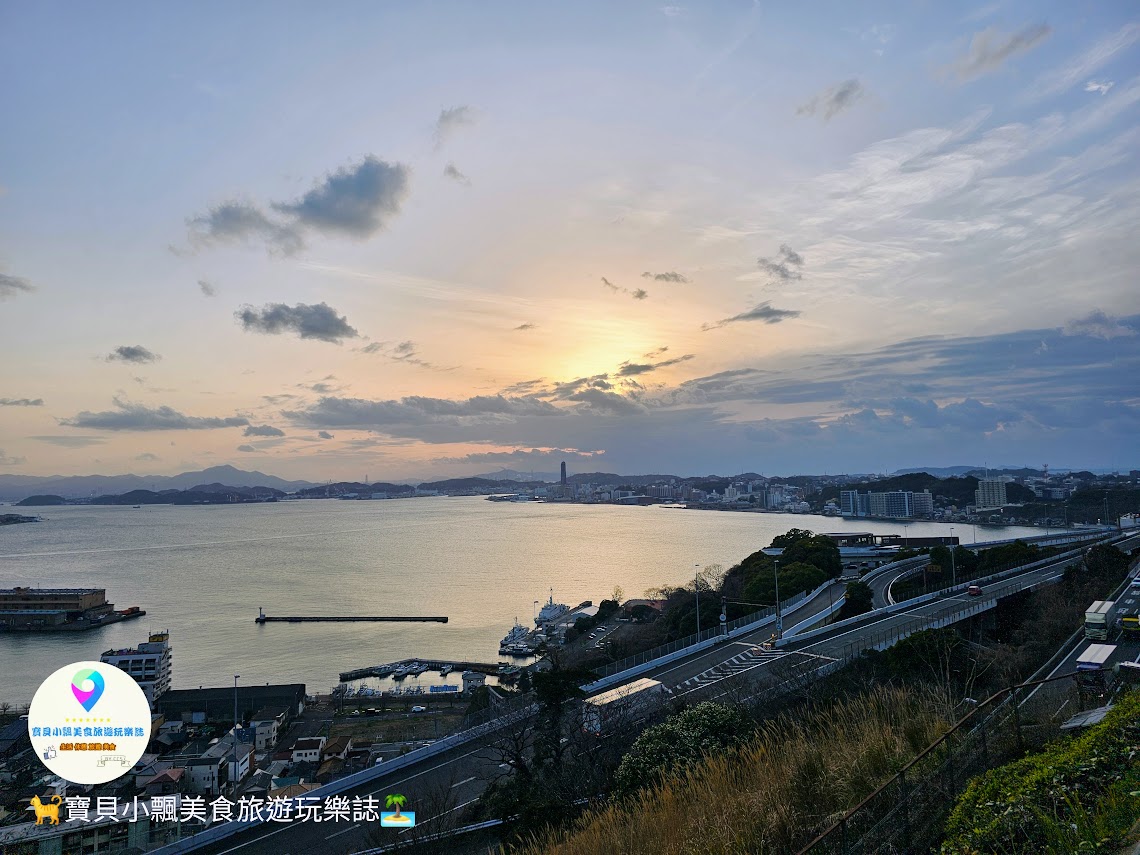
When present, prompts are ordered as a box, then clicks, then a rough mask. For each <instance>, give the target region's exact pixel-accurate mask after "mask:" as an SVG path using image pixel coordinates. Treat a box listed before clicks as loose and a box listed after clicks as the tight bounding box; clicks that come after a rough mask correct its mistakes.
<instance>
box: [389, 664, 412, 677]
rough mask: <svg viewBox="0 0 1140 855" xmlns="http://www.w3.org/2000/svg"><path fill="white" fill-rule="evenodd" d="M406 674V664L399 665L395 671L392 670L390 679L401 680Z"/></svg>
mask: <svg viewBox="0 0 1140 855" xmlns="http://www.w3.org/2000/svg"><path fill="white" fill-rule="evenodd" d="M407 676H408V668H407V666H406V665H401V666H399V667H398V668H397V669H396V670H395V671H393V672H392V679H393V680H403V679H404V678H405V677H407Z"/></svg>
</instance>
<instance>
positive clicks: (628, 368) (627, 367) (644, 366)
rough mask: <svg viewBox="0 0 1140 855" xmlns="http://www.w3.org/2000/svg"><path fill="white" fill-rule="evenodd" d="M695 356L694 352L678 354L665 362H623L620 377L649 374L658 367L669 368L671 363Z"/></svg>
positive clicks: (686, 360) (676, 363)
mask: <svg viewBox="0 0 1140 855" xmlns="http://www.w3.org/2000/svg"><path fill="white" fill-rule="evenodd" d="M693 357H694V354H692V353H686V354H685V355H684V356H677V357H674V358H673V359H666V360H665V361H664V362H653V363H644V362H642V363H638V362H623V363H622V364H621V367H620V368H619V369H618V372H617V376H618V377H635V376H637V375H638V374H648V373H649V372H650V371H656V370H657V369H658V368H667V367H668V366H670V365H678V364H680V363H682V362H688V361H689V360H690V359H692V358H693Z"/></svg>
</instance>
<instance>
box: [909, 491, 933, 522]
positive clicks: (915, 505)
mask: <svg viewBox="0 0 1140 855" xmlns="http://www.w3.org/2000/svg"><path fill="white" fill-rule="evenodd" d="M910 509H911V512H912V513H913V514H914V516H916V517H925V516H929V515H930V514H933V513H934V497H933V496H932V495H930V491H929V490H923V491H922V492H921V493H911V496H910Z"/></svg>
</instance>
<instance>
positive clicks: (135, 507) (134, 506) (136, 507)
mask: <svg viewBox="0 0 1140 855" xmlns="http://www.w3.org/2000/svg"><path fill="white" fill-rule="evenodd" d="M131 507H132V508H133V509H134V510H136V511H137V510H138V509H139V508H141V507H142V505H131Z"/></svg>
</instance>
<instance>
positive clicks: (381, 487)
mask: <svg viewBox="0 0 1140 855" xmlns="http://www.w3.org/2000/svg"><path fill="white" fill-rule="evenodd" d="M415 491H416V488H415V487H413V486H411V485H410V484H389V483H388V482H387V481H377V482H376V483H375V484H365V483H363V482H360V481H337V482H336V483H335V484H319V485H317V486H315V487H306V488H305V489H303V490H298V491H297V495H299V496H304V497H306V498H310V499H323V498H328V497H331V496H344V495H347V494H350V493H355V494H356V495H357V496H369V495H371V494H373V493H387V494H388V495H390V496H396V495H400V494H403V493H414V492H415Z"/></svg>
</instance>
